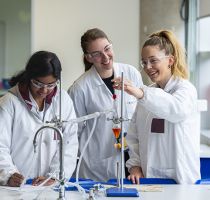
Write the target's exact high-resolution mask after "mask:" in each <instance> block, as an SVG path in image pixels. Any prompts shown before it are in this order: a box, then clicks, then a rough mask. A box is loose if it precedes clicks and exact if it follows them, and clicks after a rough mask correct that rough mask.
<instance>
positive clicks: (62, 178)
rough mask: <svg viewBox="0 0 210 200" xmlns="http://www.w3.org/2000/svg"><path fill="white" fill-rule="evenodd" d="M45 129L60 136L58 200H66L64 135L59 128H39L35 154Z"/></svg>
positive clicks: (35, 139) (36, 134)
mask: <svg viewBox="0 0 210 200" xmlns="http://www.w3.org/2000/svg"><path fill="white" fill-rule="evenodd" d="M43 129H53V130H54V131H56V133H57V134H58V135H59V140H60V142H59V159H60V160H59V161H60V170H59V183H60V186H59V198H58V200H65V173H64V149H63V133H62V132H61V130H60V129H59V128H56V127H54V126H50V125H46V126H42V127H41V128H39V129H38V130H37V131H36V133H35V136H34V140H33V145H34V153H36V151H37V137H38V135H39V133H40V131H42V130H43Z"/></svg>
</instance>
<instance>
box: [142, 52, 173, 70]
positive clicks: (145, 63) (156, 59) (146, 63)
mask: <svg viewBox="0 0 210 200" xmlns="http://www.w3.org/2000/svg"><path fill="white" fill-rule="evenodd" d="M168 57H170V56H166V55H164V56H154V57H151V58H148V59H143V60H141V62H140V69H141V70H142V69H145V68H146V67H147V66H149V65H150V66H155V65H157V64H158V63H159V62H160V61H161V60H162V59H164V58H168Z"/></svg>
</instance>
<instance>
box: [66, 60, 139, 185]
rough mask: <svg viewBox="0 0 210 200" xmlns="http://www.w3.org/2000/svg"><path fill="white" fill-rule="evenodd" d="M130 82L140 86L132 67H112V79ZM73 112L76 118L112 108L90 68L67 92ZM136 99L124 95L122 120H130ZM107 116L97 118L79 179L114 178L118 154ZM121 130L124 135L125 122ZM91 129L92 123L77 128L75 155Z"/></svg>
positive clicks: (107, 96) (124, 65)
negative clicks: (122, 76) (123, 117)
mask: <svg viewBox="0 0 210 200" xmlns="http://www.w3.org/2000/svg"><path fill="white" fill-rule="evenodd" d="M122 71H123V72H124V77H125V78H128V79H130V80H132V82H133V83H134V85H135V86H138V87H140V86H142V84H143V83H142V79H141V75H140V73H139V72H138V71H137V70H136V69H135V68H134V67H132V66H130V65H127V64H121V63H114V76H115V77H119V76H121V72H122ZM116 94H117V107H118V114H120V109H119V108H120V91H116ZM69 95H70V96H71V98H72V100H73V102H74V107H75V111H76V114H77V116H78V117H80V116H84V115H87V114H91V113H94V112H100V111H104V110H108V109H112V108H113V98H112V93H111V92H110V90H109V89H108V87H107V86H106V85H105V83H104V82H103V80H102V79H101V77H100V76H99V74H98V73H97V71H96V69H95V67H94V66H92V68H91V69H90V70H88V71H87V72H86V73H84V74H83V75H82V76H81V77H80V78H79V79H78V80H76V81H75V83H74V84H73V85H72V86H71V87H70V89H69ZM136 103H137V101H136V98H134V97H132V96H130V95H128V94H125V106H124V107H125V108H124V116H125V117H126V118H129V119H131V118H132V115H133V112H134V110H135V106H136ZM107 117H109V118H111V117H112V114H110V115H108V116H104V115H103V116H100V117H99V118H98V121H97V124H96V127H95V131H94V133H93V136H92V138H91V140H90V143H89V144H88V147H87V150H86V152H85V154H84V159H83V161H82V163H81V168H80V173H79V177H83V178H90V179H93V180H96V181H106V180H108V179H110V178H116V162H117V161H119V162H120V151H119V150H116V149H115V148H114V143H115V138H114V134H113V132H112V126H113V123H112V121H108V120H107ZM124 125H125V126H124V130H125V131H127V128H128V122H125V123H124ZM92 127H93V119H92V120H88V121H87V122H86V126H85V125H84V124H80V125H79V131H78V136H79V151H80V152H81V150H82V148H83V147H84V144H85V142H86V141H87V138H88V136H89V134H90V131H91V128H92Z"/></svg>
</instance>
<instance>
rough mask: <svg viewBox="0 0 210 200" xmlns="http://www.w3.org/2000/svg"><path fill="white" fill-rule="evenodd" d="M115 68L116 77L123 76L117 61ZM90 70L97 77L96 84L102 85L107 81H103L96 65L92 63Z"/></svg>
mask: <svg viewBox="0 0 210 200" xmlns="http://www.w3.org/2000/svg"><path fill="white" fill-rule="evenodd" d="M113 70H114V77H115V78H116V77H118V76H121V74H120V70H119V66H118V65H117V63H115V62H113ZM90 72H91V73H93V74H94V77H95V84H96V85H98V86H100V85H104V84H105V83H104V82H103V80H102V78H101V77H100V75H99V73H98V72H97V70H96V68H95V66H94V65H92V68H91V69H90Z"/></svg>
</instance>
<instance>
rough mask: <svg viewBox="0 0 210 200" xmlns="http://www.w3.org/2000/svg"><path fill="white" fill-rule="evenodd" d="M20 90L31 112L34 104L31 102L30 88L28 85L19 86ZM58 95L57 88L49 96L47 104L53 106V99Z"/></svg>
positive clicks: (46, 100)
mask: <svg viewBox="0 0 210 200" xmlns="http://www.w3.org/2000/svg"><path fill="white" fill-rule="evenodd" d="M17 87H18V90H19V92H20V95H21V97H22V98H23V100H24V102H25V103H26V105H27V106H28V108H29V109H30V110H31V109H32V105H33V103H32V102H31V99H30V96H29V92H30V91H29V87H28V85H26V84H18V86H17ZM56 93H57V87H55V88H54V89H53V90H52V92H51V93H50V94H49V95H47V97H46V99H45V103H47V104H49V105H50V104H51V103H52V98H53V97H54V96H55V95H56Z"/></svg>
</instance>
